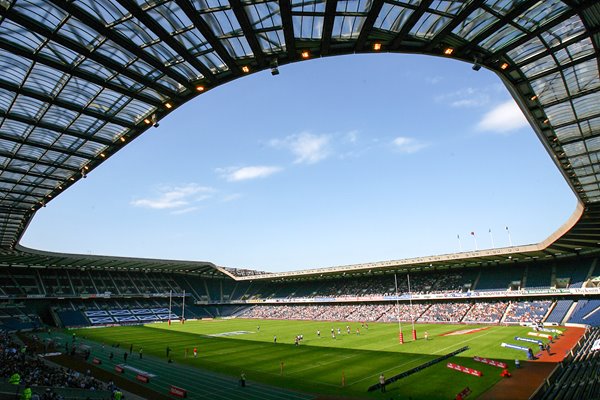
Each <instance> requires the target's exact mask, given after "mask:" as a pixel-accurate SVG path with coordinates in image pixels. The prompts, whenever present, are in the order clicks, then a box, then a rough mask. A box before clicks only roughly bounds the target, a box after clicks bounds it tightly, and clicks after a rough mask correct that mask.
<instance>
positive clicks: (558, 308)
mask: <svg viewBox="0 0 600 400" xmlns="http://www.w3.org/2000/svg"><path fill="white" fill-rule="evenodd" d="M572 305H573V300H558V301H557V302H556V305H555V306H554V309H553V310H552V312H550V315H548V318H546V321H545V322H552V323H556V324H560V323H561V322H562V320H563V319H564V318H565V316H566V315H567V312H568V311H569V309H570V308H571V306H572Z"/></svg>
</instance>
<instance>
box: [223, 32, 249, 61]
mask: <svg viewBox="0 0 600 400" xmlns="http://www.w3.org/2000/svg"><path fill="white" fill-rule="evenodd" d="M222 42H223V45H224V46H225V48H226V49H227V52H228V53H229V55H230V56H232V57H234V58H241V57H249V56H251V55H252V54H253V53H252V49H251V48H250V45H249V44H248V40H247V39H246V37H244V36H242V37H236V38H231V39H225V40H223V41H222Z"/></svg>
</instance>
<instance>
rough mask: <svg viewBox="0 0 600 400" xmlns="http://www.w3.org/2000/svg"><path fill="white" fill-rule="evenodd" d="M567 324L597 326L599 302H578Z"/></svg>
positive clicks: (599, 318) (598, 322)
mask: <svg viewBox="0 0 600 400" xmlns="http://www.w3.org/2000/svg"><path fill="white" fill-rule="evenodd" d="M568 322H570V323H574V324H587V325H592V326H599V325H600V300H579V302H578V303H577V306H576V307H575V310H574V311H573V314H571V317H570V318H569V321H568Z"/></svg>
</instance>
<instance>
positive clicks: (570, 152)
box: [563, 141, 585, 157]
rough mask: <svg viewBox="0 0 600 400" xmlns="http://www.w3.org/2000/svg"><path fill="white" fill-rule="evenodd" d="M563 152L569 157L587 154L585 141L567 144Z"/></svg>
mask: <svg viewBox="0 0 600 400" xmlns="http://www.w3.org/2000/svg"><path fill="white" fill-rule="evenodd" d="M563 150H564V152H565V154H566V155H567V156H568V157H572V156H576V155H578V154H582V153H584V152H585V146H584V145H583V141H579V142H575V143H569V144H565V145H564V146H563Z"/></svg>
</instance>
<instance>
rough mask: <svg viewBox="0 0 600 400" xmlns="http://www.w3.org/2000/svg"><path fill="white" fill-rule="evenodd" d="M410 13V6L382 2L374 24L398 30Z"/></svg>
mask: <svg viewBox="0 0 600 400" xmlns="http://www.w3.org/2000/svg"><path fill="white" fill-rule="evenodd" d="M412 13H413V10H412V9H410V8H406V7H400V6H397V5H393V4H389V3H383V7H381V11H380V12H379V15H378V16H377V20H376V21H375V25H374V26H375V27H376V28H379V29H382V30H386V31H390V32H400V30H401V29H402V27H403V26H404V24H405V23H406V20H407V19H408V18H409V17H410V16H411V14H412Z"/></svg>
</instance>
